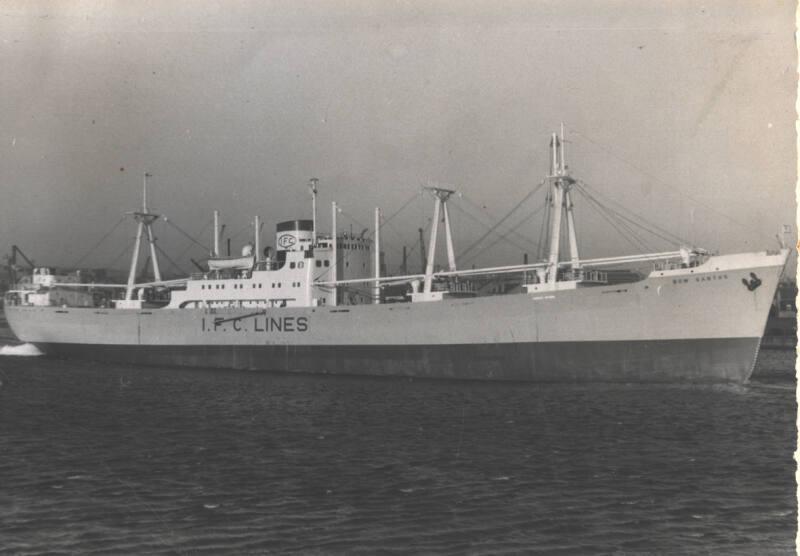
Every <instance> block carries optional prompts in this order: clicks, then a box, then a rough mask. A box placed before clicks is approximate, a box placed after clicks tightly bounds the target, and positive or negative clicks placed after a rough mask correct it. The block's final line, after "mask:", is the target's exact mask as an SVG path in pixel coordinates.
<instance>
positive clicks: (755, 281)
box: [742, 272, 761, 292]
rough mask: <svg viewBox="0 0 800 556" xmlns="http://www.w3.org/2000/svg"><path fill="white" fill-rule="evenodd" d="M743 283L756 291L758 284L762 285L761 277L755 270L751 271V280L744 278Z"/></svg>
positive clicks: (750, 289)
mask: <svg viewBox="0 0 800 556" xmlns="http://www.w3.org/2000/svg"><path fill="white" fill-rule="evenodd" d="M742 284H744V285H745V287H747V289H748V290H749V291H751V292H752V291H755V290H756V288H758V286H760V285H761V278H759V277H758V276H756V274H755V272H751V273H750V280H749V281H748V280H747V278H742Z"/></svg>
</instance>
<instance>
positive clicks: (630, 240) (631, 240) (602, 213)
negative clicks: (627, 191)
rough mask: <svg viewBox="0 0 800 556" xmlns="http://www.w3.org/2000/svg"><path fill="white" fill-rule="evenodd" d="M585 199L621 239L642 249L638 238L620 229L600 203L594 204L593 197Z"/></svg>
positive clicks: (635, 247)
mask: <svg viewBox="0 0 800 556" xmlns="http://www.w3.org/2000/svg"><path fill="white" fill-rule="evenodd" d="M579 191H580V190H579ZM585 199H587V201H589V203H588V204H589V206H590V207H592V208H593V209H594V210H595V211H597V213H598V214H600V216H601V217H603V219H604V220H605V221H606V222H608V224H609V226H611V227H612V228H613V229H614V231H616V232H617V233H618V234H619V235H620V236H622V237H623V239H625V241H627V242H628V243H630V244H631V246H633V248H634V249H637V250H641V249H643V246H642V244H641V242H640V241H639V240H638V238H637V239H634V238H633V236H631V235H629V234H626V233H625V232H623V231H622V230H620V228H619V226H618V225H617V222H615V221H614V219H613V218H612V217H611V216H610V215H609V214H608V213H607V212H606V211H605V210H603V209H602V206H601V205H597V204H595V201H594V199H591V198H589V197H585ZM644 249H645V250H647V249H646V248H644Z"/></svg>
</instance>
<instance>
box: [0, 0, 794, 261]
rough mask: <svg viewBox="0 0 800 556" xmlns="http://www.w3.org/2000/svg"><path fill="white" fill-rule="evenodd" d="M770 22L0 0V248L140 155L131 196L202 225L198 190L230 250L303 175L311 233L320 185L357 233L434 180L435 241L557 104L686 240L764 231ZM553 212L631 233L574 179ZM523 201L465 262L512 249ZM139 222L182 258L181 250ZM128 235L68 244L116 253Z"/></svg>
mask: <svg viewBox="0 0 800 556" xmlns="http://www.w3.org/2000/svg"><path fill="white" fill-rule="evenodd" d="M793 33H794V5H793V3H792V2H788V1H787V2H779V1H766V0H765V1H759V2H754V1H752V0H743V1H740V2H736V1H731V0H724V1H711V2H681V1H670V2H638V1H637V2H633V1H613V2H611V1H608V2H604V1H593V2H586V1H583V0H580V1H564V0H558V1H541V2H494V1H487V2H463V1H458V2H456V1H453V2H422V1H419V2H403V1H389V0H386V1H375V2H347V1H327V2H298V1H286V2H252V3H249V2H235V1H224V2H222V1H221V2H212V1H206V0H194V1H191V2H189V1H187V2H172V1H168V0H167V1H165V0H159V1H154V2H144V1H135V0H126V1H120V2H102V1H91V2H90V1H74V2H69V1H58V2H49V3H48V2H32V1H27V0H26V1H19V2H14V1H6V2H3V3H2V4H0V38H1V39H2V44H0V89H1V90H0V191H1V192H2V198H0V253H3V254H5V253H8V252H9V250H10V247H11V244H13V243H16V244H19V245H20V246H21V247H22V248H23V249H24V251H25V252H26V253H28V254H29V255H30V256H32V257H33V258H34V259H35V260H36V261H37V262H38V263H40V264H50V265H64V266H67V265H71V264H74V263H75V262H76V261H78V260H80V259H81V258H82V257H84V255H85V254H86V253H87V251H89V248H90V247H92V246H93V245H94V244H95V243H97V241H98V240H100V238H101V237H102V236H103V234H105V233H106V232H107V231H109V230H110V229H111V228H112V227H113V226H114V225H115V223H117V222H118V220H119V219H120V217H121V216H122V214H123V213H124V212H125V211H127V210H132V209H134V208H136V207H137V205H138V203H139V202H140V200H139V198H140V194H141V176H142V173H143V172H144V171H148V172H150V173H152V174H153V178H152V179H151V181H150V183H151V187H152V201H153V202H152V205H153V207H154V208H156V209H158V210H159V211H160V212H161V213H163V214H166V215H168V217H169V218H170V219H171V220H172V221H174V222H176V223H177V224H178V225H179V226H180V227H181V228H182V229H184V230H186V231H187V232H189V233H190V234H192V235H196V234H200V233H201V232H202V235H201V236H200V237H199V239H200V240H201V242H202V243H205V244H209V243H210V242H211V239H210V234H211V232H210V229H209V228H208V223H209V221H210V219H211V211H212V210H213V209H214V208H217V209H219V210H220V211H221V212H222V215H223V220H224V221H225V222H226V224H227V232H226V233H229V234H230V235H235V234H236V233H237V232H239V233H238V235H237V236H236V237H235V238H234V241H233V243H234V247H235V248H236V249H238V248H239V247H240V246H241V244H242V243H243V242H244V241H246V240H247V239H248V237H247V232H246V226H247V224H248V221H249V220H250V219H251V218H252V217H253V216H254V215H255V214H259V215H260V216H261V217H262V219H263V220H264V221H265V222H266V228H265V232H264V235H263V240H262V241H263V243H264V244H265V245H266V244H269V243H271V242H272V241H273V232H272V230H274V225H275V223H276V222H277V221H279V220H284V219H291V218H297V217H309V216H310V203H309V202H308V192H307V189H306V188H305V184H306V183H307V180H308V179H309V178H310V177H317V178H319V179H320V228H321V229H322V230H324V231H327V229H328V227H329V222H330V201H331V200H334V199H336V200H337V201H339V202H340V203H341V204H342V205H343V207H344V211H345V213H344V214H343V216H342V217H341V219H340V223H341V226H342V228H349V227H350V225H351V224H352V226H353V228H354V229H356V230H358V231H360V228H361V227H362V224H361V223H364V225H369V224H371V222H372V218H373V216H372V210H373V208H374V207H375V206H381V207H382V208H383V210H384V213H385V214H386V215H387V216H389V215H391V214H392V213H393V212H395V211H396V210H397V209H399V208H400V207H401V206H402V204H403V203H404V202H406V201H407V200H408V199H410V198H412V197H413V196H414V195H415V194H418V193H417V192H418V191H419V188H420V186H422V185H425V184H429V183H434V184H446V185H449V186H452V187H454V188H455V189H458V190H459V191H461V192H462V193H463V195H464V198H462V199H456V200H455V201H454V202H453V203H454V205H459V206H460V207H461V210H458V207H455V208H454V209H453V211H452V213H451V216H452V219H453V221H454V228H455V229H456V251H457V252H460V251H461V250H463V248H465V247H467V246H469V245H470V244H471V243H472V242H474V241H475V240H476V239H478V238H479V237H480V236H481V235H482V233H483V232H484V231H485V228H481V227H480V225H479V224H478V223H477V221H476V220H475V219H473V218H471V217H468V216H467V214H465V213H464V212H462V211H466V212H470V211H472V213H473V216H474V213H475V212H476V211H477V209H476V208H475V206H473V205H479V206H481V207H485V209H481V210H484V211H485V212H484V213H483V214H482V216H481V217H483V218H485V219H486V220H487V221H488V219H489V217H488V216H487V215H492V216H493V217H494V218H495V219H499V218H501V217H502V216H503V215H505V214H506V213H507V212H508V211H509V210H511V209H512V208H513V207H514V206H516V205H517V204H518V203H519V202H520V200H521V199H523V198H524V197H525V196H526V194H527V193H528V192H529V191H531V190H532V189H533V188H534V187H535V186H536V185H537V184H538V183H539V182H540V181H541V180H542V178H543V177H544V176H545V174H546V173H547V170H548V164H547V148H548V141H549V133H550V132H551V131H555V130H556V129H557V128H558V126H559V123H560V122H562V121H563V122H565V125H566V127H567V134H568V139H569V143H568V158H569V164H570V167H571V169H572V171H573V173H574V175H575V176H577V177H579V178H580V179H582V180H583V181H584V182H586V183H587V184H588V185H589V186H591V187H592V188H593V190H594V191H595V192H599V193H600V194H601V195H605V196H607V197H608V198H610V199H613V200H616V201H619V202H622V203H623V204H624V205H625V206H627V207H628V208H629V209H631V210H633V211H636V212H637V213H638V214H640V215H642V216H643V217H644V218H646V219H647V220H648V221H651V222H652V223H654V224H656V225H658V226H659V227H661V228H666V229H668V230H670V231H672V232H673V233H675V234H677V235H678V236H680V237H683V238H686V239H687V240H688V241H691V242H693V243H695V244H698V245H701V246H704V247H706V248H709V249H712V250H720V251H723V252H735V251H744V250H757V249H765V248H774V247H776V245H777V243H776V240H775V237H774V236H775V234H776V232H777V231H778V227H779V225H780V224H781V223H793V222H794V221H795V203H794V188H795V174H796V166H797V165H796V155H795V152H796V149H795V144H796V142H795V127H794V121H795V117H794V99H795V90H796V76H797V73H796V67H797V62H796V54H795V45H794V35H793ZM542 199H543V197H542V196H540V195H537V196H536V197H534V198H532V199H531V200H529V201H527V202H526V204H525V205H524V206H523V207H521V208H520V210H519V211H518V214H516V215H515V216H514V218H511V219H509V221H508V223H509V225H516V224H518V223H519V222H521V221H522V220H523V219H524V218H525V217H526V216H528V215H530V214H531V213H534V211H535V210H536V209H537V207H538V206H539V205H540V204H541V202H542ZM470 203H471V204H470ZM431 208H432V203H431V202H430V200H429V199H427V198H422V197H419V199H417V200H414V201H413V202H411V204H410V205H409V207H408V208H407V209H406V210H404V211H403V212H402V213H401V214H400V215H398V216H397V217H396V218H395V219H394V220H392V222H391V226H387V230H386V233H384V234H383V237H384V239H385V240H386V242H387V257H388V258H389V262H390V263H391V264H398V263H399V255H398V253H399V246H400V245H402V244H404V243H405V244H407V245H409V246H411V245H412V244H415V241H416V230H417V228H418V227H420V226H421V225H424V222H425V219H426V218H428V217H429V215H430V212H431ZM423 209H424V212H423ZM576 212H577V216H578V233H579V236H580V245H581V248H582V251H583V253H582V254H583V255H585V256H600V255H612V254H625V253H631V252H634V251H635V250H634V246H633V245H631V244H630V242H629V241H628V240H626V239H624V238H623V237H621V236H620V234H618V233H617V232H616V231H615V230H614V229H613V228H612V227H611V226H609V224H608V223H607V222H606V221H605V220H604V219H603V218H601V217H600V216H599V215H598V214H597V213H595V212H594V209H592V208H591V206H590V205H589V204H588V203H587V202H586V201H585V200H583V199H582V198H581V197H580V196H577V197H576ZM540 216H541V213H539V215H538V216H537V215H534V216H533V217H532V218H530V219H529V220H528V221H527V222H525V223H523V224H521V225H520V227H519V228H518V229H517V231H518V232H519V233H520V234H521V235H522V236H524V238H520V237H516V236H514V237H516V239H514V237H512V239H514V243H513V244H508V243H505V242H500V243H498V244H497V245H496V246H495V247H494V248H493V249H490V250H487V251H485V252H483V254H482V255H481V256H479V257H478V258H476V259H474V260H472V261H471V262H470V264H472V263H473V262H475V263H478V264H481V263H502V262H506V263H511V262H518V261H519V260H521V258H522V250H523V249H525V250H529V251H530V252H531V253H535V251H536V243H537V241H538V234H539V230H540V220H539V219H538V218H539V217H540ZM160 230H161V231H160V232H159V238H160V240H161V244H162V247H163V248H164V249H165V251H166V252H167V253H168V254H170V255H171V257H172V258H174V259H175V260H176V262H177V263H178V264H179V265H180V266H181V267H182V268H183V269H184V270H189V269H190V268H191V265H190V264H189V263H187V261H188V257H189V256H193V257H195V258H198V257H202V256H203V254H204V253H203V249H202V248H200V247H197V246H193V245H192V244H191V243H190V242H189V240H187V239H186V238H185V237H183V236H182V235H180V234H179V233H177V232H176V231H175V230H174V229H172V228H170V227H168V226H166V225H164V224H163V223H162V224H161V225H160ZM133 233H134V226H133V224H132V223H130V222H128V223H125V224H123V225H121V226H119V227H118V228H117V229H116V231H115V232H114V233H113V234H112V235H111V236H109V239H108V240H107V241H106V242H104V243H103V244H102V245H101V246H100V247H99V248H98V249H97V250H96V251H95V252H94V253H93V254H92V255H89V256H88V257H85V258H83V261H82V265H83V266H107V265H109V264H111V263H112V262H113V263H114V264H115V266H124V265H125V264H126V260H127V258H128V256H129V255H124V256H123V257H120V254H121V253H122V252H123V250H124V249H125V247H126V246H128V245H129V244H130V243H131V240H132V236H133ZM644 239H647V240H648V241H647V243H648V246H650V245H652V247H653V248H654V249H662V248H665V247H667V245H666V244H665V243H663V242H662V243H659V240H657V239H656V238H654V237H653V236H644ZM651 240H652V241H651ZM525 241H527V243H525ZM490 243H491V241H489V240H487V241H485V242H484V244H483V246H486V245H488V244H490ZM474 251H475V250H474ZM128 253H129V252H128ZM415 256H416V255H415Z"/></svg>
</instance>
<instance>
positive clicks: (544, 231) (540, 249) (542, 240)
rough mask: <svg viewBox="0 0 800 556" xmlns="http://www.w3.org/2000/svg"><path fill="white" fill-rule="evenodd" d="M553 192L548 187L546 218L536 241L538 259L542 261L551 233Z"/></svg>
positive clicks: (545, 204) (545, 200) (545, 207)
mask: <svg viewBox="0 0 800 556" xmlns="http://www.w3.org/2000/svg"><path fill="white" fill-rule="evenodd" d="M552 204H553V199H552V192H551V191H550V190H549V189H548V190H547V195H545V198H544V205H543V207H544V218H542V227H541V229H540V230H539V240H538V241H537V242H536V259H537V260H539V261H541V260H542V259H544V255H545V252H544V250H545V249H546V248H547V239H546V238H547V235H548V234H549V233H550V216H551V213H552V206H551V205H552Z"/></svg>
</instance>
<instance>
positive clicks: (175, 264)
mask: <svg viewBox="0 0 800 556" xmlns="http://www.w3.org/2000/svg"><path fill="white" fill-rule="evenodd" d="M153 245H155V248H156V249H157V250H158V252H159V253H161V254H162V255H164V258H165V259H167V261H169V263H170V265H171V267H170V268H176V269H177V270H178V271H179V272H180V273H181V274H183V275H184V276H188V275H189V273H188V272H186V271H185V270H183V269H182V268H181V267H180V266H178V263H176V262H175V261H173V260H172V259H171V258H170V256H169V255H167V253H166V252H165V251H164V250H163V249H162V248H161V247H160V246H159V245H158V244H157V243H154V244H153Z"/></svg>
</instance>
